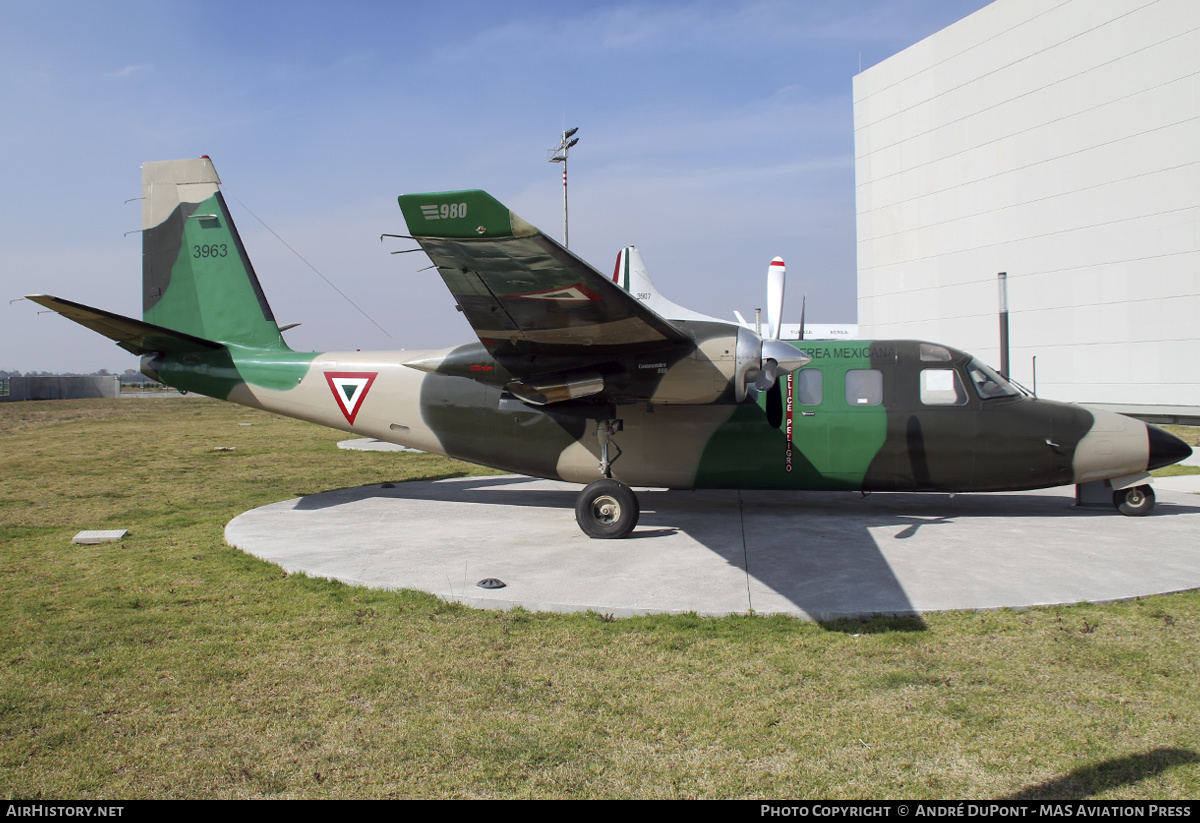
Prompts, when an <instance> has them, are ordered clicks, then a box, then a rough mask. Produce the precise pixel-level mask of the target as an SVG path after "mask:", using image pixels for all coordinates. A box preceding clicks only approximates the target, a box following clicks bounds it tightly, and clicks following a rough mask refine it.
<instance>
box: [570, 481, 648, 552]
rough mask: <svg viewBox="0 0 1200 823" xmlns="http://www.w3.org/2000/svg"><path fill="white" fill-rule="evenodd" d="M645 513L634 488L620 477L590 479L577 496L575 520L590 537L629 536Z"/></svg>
mask: <svg viewBox="0 0 1200 823" xmlns="http://www.w3.org/2000/svg"><path fill="white" fill-rule="evenodd" d="M641 513H642V509H641V506H639V505H638V499H637V495H636V494H634V493H633V489H631V488H629V487H628V486H626V485H625V484H624V483H622V482H621V481H619V480H610V479H608V478H605V479H603V480H596V481H594V482H592V483H589V484H588V485H587V486H586V487H584V490H583V491H581V492H580V493H579V497H578V498H577V499H576V500H575V521H576V522H577V523H579V528H581V529H583V533H584V534H586V535H587V536H588V537H595V538H600V539H604V540H613V539H617V538H621V537H627V536H628V535H629V533H630V532H631V531H633V527H634V526H636V525H637V522H638V516H639V515H640V514H641Z"/></svg>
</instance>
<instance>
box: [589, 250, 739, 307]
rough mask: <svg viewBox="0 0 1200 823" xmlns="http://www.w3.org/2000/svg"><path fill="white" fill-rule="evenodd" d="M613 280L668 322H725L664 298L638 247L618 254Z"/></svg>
mask: <svg viewBox="0 0 1200 823" xmlns="http://www.w3.org/2000/svg"><path fill="white" fill-rule="evenodd" d="M612 279H613V282H614V283H616V284H617V285H618V286H620V287H621V288H623V289H625V291H627V292H629V293H630V294H632V295H633V296H634V297H636V298H637V299H638V300H640V301H642V303H644V304H645V305H646V306H647V307H649V308H650V310H651V311H654V312H656V313H658V314H659V315H661V316H662V317H665V318H667V319H668V320H713V321H716V322H718V323H723V322H725V321H723V320H718V319H717V318H715V317H710V316H709V315H707V314H700V313H699V312H694V311H692V310H691V309H685V308H684V307H683V306H680V305H678V304H677V303H673V302H672V301H670V300H668V299H667V298H666V297H663V295H662V293H661V292H659V290H658V288H657V287H656V286H655V285H654V281H652V280H651V279H650V275H649V273H647V271H646V264H645V262H644V261H643V260H642V253H641V252H640V251H638V250H637V246H626V247H625V248H623V249H621V250H620V251H619V252H617V265H616V268H614V269H613V276H612Z"/></svg>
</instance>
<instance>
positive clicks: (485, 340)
mask: <svg viewBox="0 0 1200 823" xmlns="http://www.w3.org/2000/svg"><path fill="white" fill-rule="evenodd" d="M142 186H143V195H144V199H143V201H142V217H143V227H144V229H143V231H144V233H143V269H142V284H143V299H144V304H143V315H142V319H141V320H135V319H133V318H129V317H122V316H120V315H117V314H113V313H110V312H107V311H103V310H101V309H95V308H91V307H88V306H84V305H80V304H78V303H73V302H71V301H68V300H62V299H59V298H56V297H51V296H48V295H31V296H30V299H31V300H34V301H36V302H38V303H40V304H42V305H43V306H47V307H49V308H51V309H54V310H55V311H57V312H58V313H59V314H61V315H63V316H64V317H67V318H69V319H71V320H74V321H75V322H77V323H80V324H82V325H84V326H86V327H88V328H90V329H92V330H94V331H96V332H99V333H100V334H102V335H105V336H106V337H109V338H111V339H112V340H115V341H116V342H117V344H118V345H120V346H121V347H122V348H124V349H126V350H128V351H130V352H132V353H134V354H137V355H140V356H141V369H142V371H143V372H144V373H145V374H147V375H149V376H150V377H153V378H155V379H158V380H161V381H162V382H164V383H166V384H168V385H171V386H175V387H177V388H179V389H183V390H186V391H191V392H197V393H199V394H204V395H208V396H210V397H215V398H219V399H222V400H228V401H230V402H233V403H240V404H243V405H247V406H253V407H255V408H259V409H266V410H268V411H271V412H276V413H279V414H284V415H288V416H291V417H297V418H300V419H303V420H310V421H313V422H316V423H320V424H323V425H326V426H331V427H333V428H336V429H341V430H344V431H347V432H352V433H354V434H358V435H362V436H365V437H373V438H378V439H380V440H384V441H390V442H394V443H399V444H402V445H405V446H410V447H414V448H417V449H422V450H424V451H428V452H435V453H438V454H443V455H447V456H450V457H455V458H459V459H461V460H466V461H469V462H472V463H479V464H483V465H487V466H492V467H495V468H498V469H502V470H506V471H511V472H516V473H519V474H525V475H532V476H536V477H545V478H552V479H557V480H566V481H570V482H574V483H582V484H586V487H585V488H584V489H583V491H582V492H581V494H580V495H579V497H578V500H577V503H576V507H575V508H576V510H575V513H576V519H577V520H578V522H579V525H580V527H581V528H582V529H583V531H584V532H585V533H587V534H588V535H590V536H592V537H605V538H611V537H624V536H626V535H628V534H629V532H630V531H631V530H632V529H633V528H634V526H635V524H636V523H637V520H638V515H639V506H638V500H637V497H636V495H635V494H634V493H633V491H632V490H631V489H630V486H651V487H667V488H672V489H696V488H742V489H795V490H805V489H810V490H837V489H841V490H853V491H863V492H867V491H935V490H936V491H963V492H965V491H999V490H1018V489H1034V488H1044V487H1050V486H1059V485H1066V484H1071V483H1077V484H1081V483H1088V482H1096V481H1104V482H1105V483H1106V484H1107V485H1108V486H1109V487H1111V489H1112V494H1113V499H1114V503H1115V504H1116V506H1117V508H1118V509H1120V510H1121V511H1122V512H1124V513H1125V514H1145V513H1147V512H1148V511H1149V510H1150V509H1151V507H1152V506H1153V504H1154V495H1153V491H1152V490H1151V488H1150V486H1149V485H1147V483H1148V480H1149V475H1148V471H1149V470H1151V469H1154V468H1157V467H1160V466H1164V465H1168V464H1170V463H1174V462H1177V461H1179V460H1181V459H1183V458H1184V457H1186V456H1187V455H1189V454H1190V453H1191V450H1190V449H1189V448H1188V446H1187V445H1185V444H1184V443H1183V442H1182V441H1180V440H1179V439H1177V438H1175V437H1173V436H1172V435H1170V434H1168V433H1166V432H1164V431H1162V430H1160V429H1158V428H1155V427H1153V426H1147V425H1145V424H1143V423H1142V422H1140V421H1138V420H1134V419H1132V418H1129V417H1122V416H1120V415H1116V414H1112V413H1109V412H1106V411H1102V410H1098V409H1088V408H1084V407H1082V406H1078V405H1070V404H1064V403H1055V402H1051V401H1047V400H1042V399H1035V398H1033V397H1030V396H1027V395H1026V394H1024V393H1022V392H1021V391H1019V390H1018V389H1016V388H1014V387H1013V386H1012V385H1011V384H1010V383H1009V382H1008V381H1007V380H1005V379H1004V378H1003V377H1001V376H1000V375H998V374H997V373H996V372H994V371H993V370H992V369H990V368H988V367H987V366H986V365H984V364H983V363H982V362H980V361H979V360H977V359H975V358H973V357H971V356H970V355H969V354H966V353H964V352H961V351H958V350H956V349H953V348H951V347H949V346H943V345H938V344H935V343H925V342H920V341H913V340H855V341H836V342H828V341H827V342H817V341H805V342H803V343H789V342H784V341H780V340H777V339H773V338H771V337H769V336H768V339H763V338H762V337H761V336H760V335H759V334H756V333H755V332H754V331H752V330H750V329H748V328H745V327H742V326H739V325H737V324H733V323H729V322H724V321H721V320H717V319H715V318H711V317H706V316H704V315H701V314H697V313H695V312H691V311H688V310H687V309H684V308H682V307H680V306H677V305H675V304H674V303H672V302H670V301H669V300H667V299H666V298H665V297H663V296H662V295H661V294H659V293H658V291H657V290H656V289H655V288H654V286H653V283H652V282H651V281H650V279H649V277H648V276H647V275H646V273H645V269H644V266H643V265H642V264H641V258H640V255H638V254H637V250H636V249H634V248H632V247H630V248H627V249H625V250H624V251H622V252H621V253H620V255H619V256H618V259H617V269H616V271H615V272H614V274H613V276H612V277H611V278H609V277H606V276H604V275H603V274H601V273H600V272H598V271H596V270H595V269H594V268H592V267H591V266H589V265H588V264H587V263H585V262H584V261H583V260H581V259H579V258H578V257H576V256H575V255H573V254H571V253H570V252H569V251H567V250H566V249H564V248H563V247H562V246H560V245H559V244H558V243H556V242H555V241H553V240H551V239H550V238H549V237H546V236H545V235H544V234H542V233H541V232H540V231H538V229H536V228H535V227H533V226H531V225H530V224H529V223H526V222H525V221H524V220H522V219H521V218H520V217H518V216H517V215H515V214H513V213H512V212H510V211H509V210H508V209H507V208H505V207H504V206H502V205H501V204H500V203H499V202H497V201H496V200H494V199H493V198H492V197H490V196H489V195H487V194H486V193H484V192H482V191H458V192H442V193H437V194H413V195H402V196H401V197H400V198H399V202H400V208H401V211H402V212H403V215H404V219H405V220H406V222H407V224H408V227H409V231H410V233H411V234H410V235H406V237H411V239H413V240H415V241H416V242H417V243H419V244H420V245H421V247H422V248H423V249H424V251H425V252H426V253H427V254H428V255H429V257H430V259H431V260H432V261H433V263H434V264H435V265H436V266H437V269H438V271H439V273H440V274H441V276H442V278H443V280H445V282H446V285H447V286H448V287H449V288H450V293H451V294H452V295H453V296H454V299H455V301H456V303H457V308H458V309H459V310H460V311H461V312H462V313H463V314H464V315H465V316H466V319H467V321H468V322H469V323H470V324H471V326H472V328H473V329H474V330H475V333H476V335H477V336H478V338H479V339H478V342H474V343H470V344H468V345H464V346H458V347H456V348H451V349H445V350H441V351H423V352H412V351H382V352H358V351H342V352H320V353H318V352H303V353H302V352H296V351H293V350H292V349H290V348H289V347H288V345H287V344H286V343H285V342H284V340H283V336H282V334H281V332H280V328H279V326H278V325H277V324H276V322H275V318H274V315H273V314H272V312H271V307H270V305H269V304H268V303H267V298H266V296H265V295H264V294H263V291H262V288H261V286H260V285H259V281H258V278H257V276H256V275H255V273H254V269H253V267H252V266H251V264H250V260H249V258H248V257H247V254H246V250H245V248H244V247H243V245H242V241H241V238H240V237H239V235H238V232H237V229H236V228H235V227H234V225H233V221H232V220H231V219H230V215H229V210H228V209H227V207H226V204H225V200H224V197H223V196H222V194H221V190H220V180H219V178H218V177H217V174H216V171H215V170H214V168H213V165H212V163H211V161H210V160H209V159H208V158H207V157H203V158H200V159H196V160H177V161H167V162H159V163H146V164H145V165H144V166H143V172H142ZM780 300H782V289H780ZM773 316H774V318H775V319H773V320H772V325H773V326H775V327H776V328H777V327H778V324H777V318H778V312H777V311H774V314H773ZM801 346H802V347H803V350H801Z"/></svg>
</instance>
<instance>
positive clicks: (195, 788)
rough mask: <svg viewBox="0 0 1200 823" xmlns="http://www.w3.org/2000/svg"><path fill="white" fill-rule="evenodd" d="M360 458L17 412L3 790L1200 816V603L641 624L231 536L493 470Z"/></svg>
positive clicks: (302, 441) (331, 441)
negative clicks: (913, 803) (360, 570)
mask: <svg viewBox="0 0 1200 823" xmlns="http://www.w3.org/2000/svg"><path fill="white" fill-rule="evenodd" d="M20 407H24V408H20ZM34 407H36V408H34ZM244 423H250V424H251V425H248V426H246V425H241V424H244ZM344 436H345V435H342V434H340V433H338V432H332V431H329V430H326V429H321V428H318V427H315V426H311V425H308V424H304V423H299V422H296V421H291V420H287V419H284V418H277V417H272V416H269V415H266V414H263V413H260V412H256V411H252V410H247V409H242V408H238V407H234V406H228V405H224V404H219V403H215V402H211V401H207V400H194V399H187V400H146V401H130V400H122V401H112V402H107V401H86V402H83V403H72V402H62V403H57V402H56V403H45V404H4V405H0V541H2V544H0V586H2V587H3V598H2V599H0V672H2V674H0V794H3V795H4V796H7V797H18V796H19V797H26V798H28V797H44V798H67V797H83V798H89V797H96V798H133V797H826V798H846V797H975V798H986V797H998V796H1006V795H1018V796H1052V797H1055V796H1057V797H1086V796H1095V797H1110V798H1115V797H1147V798H1153V797H1159V798H1161V797H1176V798H1187V797H1195V796H1197V794H1200V763H1198V760H1200V754H1198V753H1200V732H1198V731H1197V725H1196V723H1195V718H1196V717H1197V716H1200V712H1198V711H1197V710H1198V708H1200V706H1198V705H1197V703H1198V698H1197V697H1196V695H1195V691H1196V690H1195V683H1196V681H1197V675H1198V674H1200V672H1198V671H1197V668H1198V664H1197V655H1196V650H1197V648H1198V643H1200V596H1198V595H1197V594H1196V593H1185V594H1180V595H1173V596H1168V597H1155V598H1149V599H1146V600H1140V601H1135V602H1129V603H1117V604H1107V605H1089V606H1077V607H1070V608H1049V609H1034V610H1029V611H1023V612H1011V611H998V612H987V613H982V614H976V613H962V614H945V615H929V616H926V617H925V618H924V620H923V621H912V620H908V621H904V620H898V621H896V620H883V619H875V620H870V621H853V622H841V623H838V624H830V625H825V626H818V625H814V624H809V623H802V622H799V621H796V620H792V619H787V618H764V617H729V618H723V619H719V620H714V619H703V618H699V617H695V616H676V617H666V616H663V617H644V618H635V619H628V620H615V621H613V620H606V619H604V618H603V617H602V616H599V615H551V614H531V613H527V612H523V611H520V610H517V611H513V612H506V613H497V612H483V611H475V610H471V609H467V608H465V607H461V606H458V605H453V604H447V603H442V602H440V601H438V600H436V599H434V598H432V597H430V596H427V595H424V594H419V593H414V592H379V591H372V590H368V589H364V588H354V587H349V586H345V585H342V584H339V583H331V582H328V581H323V580H315V579H310V578H307V577H305V576H303V575H287V574H285V573H284V572H282V571H281V570H280V569H279V568H278V567H275V566H271V565H269V564H266V563H263V562H261V561H258V560H256V559H254V558H251V557H248V556H247V555H244V554H242V553H241V552H238V551H236V550H234V549H232V548H230V547H229V546H227V545H226V544H225V543H224V541H223V539H222V530H223V528H224V525H225V523H226V522H228V520H229V519H231V518H232V517H234V516H235V515H237V514H239V513H240V512H242V511H244V510H246V509H247V508H250V507H253V506H257V505H262V504H264V503H268V502H273V501H276V500H281V499H284V498H287V497H292V496H295V495H300V494H309V493H313V492H317V491H322V490H326V489H332V488H340V487H346V486H356V485H361V484H365V483H378V482H384V481H392V482H400V481H403V480H406V479H412V478H418V477H430V476H437V477H448V476H459V475H462V474H466V473H473V472H476V471H480V470H478V469H475V468H473V467H469V466H465V465H463V464H461V463H456V462H454V461H449V460H445V459H443V458H438V457H435V456H432V455H413V454H395V453H373V452H344V451H339V450H338V449H337V448H336V446H335V444H336V441H337V440H338V439H340V438H342V437H344ZM217 446H234V447H235V449H236V450H235V451H232V452H214V451H212V449H213V448H214V447H217ZM118 527H119V528H130V529H131V535H130V536H129V537H128V538H127V539H126V540H124V541H123V542H121V543H118V544H107V545H101V546H93V547H80V546H73V545H71V543H70V538H71V536H72V535H73V534H74V533H75V532H76V531H78V530H79V529H84V528H118Z"/></svg>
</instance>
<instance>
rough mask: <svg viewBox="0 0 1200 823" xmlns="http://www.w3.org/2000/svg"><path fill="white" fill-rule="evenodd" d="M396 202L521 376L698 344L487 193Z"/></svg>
mask: <svg viewBox="0 0 1200 823" xmlns="http://www.w3.org/2000/svg"><path fill="white" fill-rule="evenodd" d="M399 202H400V209H401V211H402V212H403V214H404V219H405V222H406V223H407V224H408V229H409V231H410V232H411V233H412V236H413V238H414V239H416V241H417V242H418V243H420V244H421V247H422V248H423V249H424V250H425V253H426V254H428V255H429V259H430V260H432V261H433V263H434V264H435V265H436V266H437V268H438V272H439V273H440V274H441V276H442V279H443V280H444V281H445V283H446V285H447V287H449V289H450V293H451V294H452V295H454V299H455V301H456V302H457V304H458V308H459V310H460V311H461V312H462V313H463V315H464V316H465V317H466V319H467V322H469V323H470V324H471V327H472V328H473V329H474V330H475V334H476V335H477V336H478V337H479V340H480V342H482V343H483V345H484V347H485V348H486V349H487V351H488V353H489V354H490V355H491V356H492V357H493V358H495V359H496V360H497V361H498V362H500V363H502V364H503V365H504V366H505V368H506V369H508V371H509V372H510V373H511V374H512V375H513V376H514V377H517V378H524V377H530V376H533V375H535V374H539V373H541V372H542V371H544V370H545V365H544V363H545V360H546V358H552V359H553V358H585V359H587V360H594V359H596V358H603V357H611V356H614V355H618V354H619V355H632V354H646V353H656V352H660V351H664V350H670V349H673V348H677V347H686V346H688V345H690V344H691V339H690V338H689V337H688V336H687V335H686V334H684V333H683V332H682V331H681V330H680V329H679V328H678V327H677V326H675V325H674V324H673V323H671V322H670V321H669V320H667V319H665V318H663V317H662V316H660V315H659V314H658V313H656V312H655V311H653V310H652V309H651V308H649V307H648V306H645V305H643V304H642V303H641V302H640V301H639V300H637V299H636V298H635V297H634V296H633V295H631V294H629V293H628V292H627V291H626V290H625V289H624V288H622V287H621V286H619V285H618V284H616V283H614V282H613V281H612V279H610V278H608V277H606V276H604V275H603V274H601V273H600V272H598V271H596V269H594V268H593V267H592V266H590V265H589V264H588V263H586V262H585V261H583V260H581V259H580V258H579V257H577V256H576V255H574V254H573V253H571V252H570V251H568V250H567V249H565V248H563V247H562V246H560V245H559V244H558V243H556V242H555V241H554V240H552V239H550V238H549V237H547V236H546V235H544V234H543V233H542V232H540V231H539V230H538V229H537V228H535V227H534V226H532V225H530V224H529V223H527V222H525V221H524V220H522V219H521V218H520V217H518V216H517V215H516V214H514V213H513V212H511V211H509V210H508V209H507V208H506V207H505V206H503V205H502V204H501V203H499V202H498V201H497V200H495V199H494V198H493V197H492V196H491V195H489V194H487V193H486V192H482V191H478V190H471V191H452V192H433V193H429V194H402V195H400V197H399ZM535 359H536V360H537V361H538V362H537V363H535V362H534V361H535Z"/></svg>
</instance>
